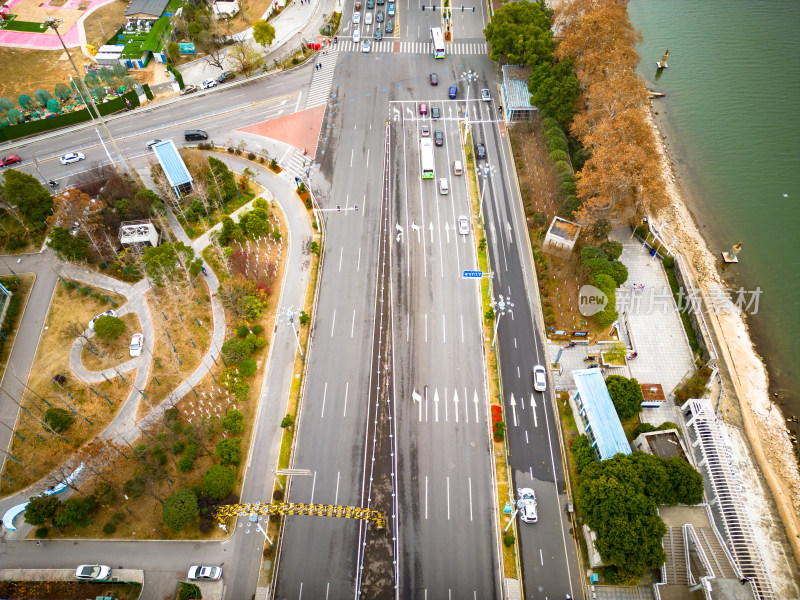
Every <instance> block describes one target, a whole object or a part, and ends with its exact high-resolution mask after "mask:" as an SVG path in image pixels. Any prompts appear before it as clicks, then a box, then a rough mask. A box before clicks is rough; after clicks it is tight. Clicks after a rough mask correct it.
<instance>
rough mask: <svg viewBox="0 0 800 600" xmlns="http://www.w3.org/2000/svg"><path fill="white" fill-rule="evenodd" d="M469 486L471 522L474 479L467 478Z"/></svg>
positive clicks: (470, 518)
mask: <svg viewBox="0 0 800 600" xmlns="http://www.w3.org/2000/svg"><path fill="white" fill-rule="evenodd" d="M467 483H468V485H469V520H470V521H472V477H467Z"/></svg>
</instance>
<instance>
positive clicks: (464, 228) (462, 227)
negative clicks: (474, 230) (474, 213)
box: [445, 180, 469, 235]
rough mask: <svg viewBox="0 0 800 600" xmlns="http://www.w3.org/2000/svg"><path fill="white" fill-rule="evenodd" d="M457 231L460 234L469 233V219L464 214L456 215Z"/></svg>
mask: <svg viewBox="0 0 800 600" xmlns="http://www.w3.org/2000/svg"><path fill="white" fill-rule="evenodd" d="M445 181H446V180H445ZM458 233H460V234H461V235H467V234H468V233H469V219H468V218H467V217H465V216H464V215H461V216H460V217H458Z"/></svg>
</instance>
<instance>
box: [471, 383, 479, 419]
mask: <svg viewBox="0 0 800 600" xmlns="http://www.w3.org/2000/svg"><path fill="white" fill-rule="evenodd" d="M472 401H473V402H474V403H475V422H476V423H479V422H480V420H479V417H478V390H475V396H474V398H473V399H472Z"/></svg>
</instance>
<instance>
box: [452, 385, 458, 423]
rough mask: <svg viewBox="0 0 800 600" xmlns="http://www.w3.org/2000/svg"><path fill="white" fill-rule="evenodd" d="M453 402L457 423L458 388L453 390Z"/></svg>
mask: <svg viewBox="0 0 800 600" xmlns="http://www.w3.org/2000/svg"><path fill="white" fill-rule="evenodd" d="M453 404H455V405H456V423H458V390H453Z"/></svg>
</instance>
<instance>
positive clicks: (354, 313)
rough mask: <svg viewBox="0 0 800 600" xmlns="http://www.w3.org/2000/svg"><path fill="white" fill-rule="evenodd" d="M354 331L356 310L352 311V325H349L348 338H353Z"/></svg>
mask: <svg viewBox="0 0 800 600" xmlns="http://www.w3.org/2000/svg"><path fill="white" fill-rule="evenodd" d="M355 330H356V309H355V308H354V309H353V323H352V324H351V325H350V337H353V333H354V332H355Z"/></svg>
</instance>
